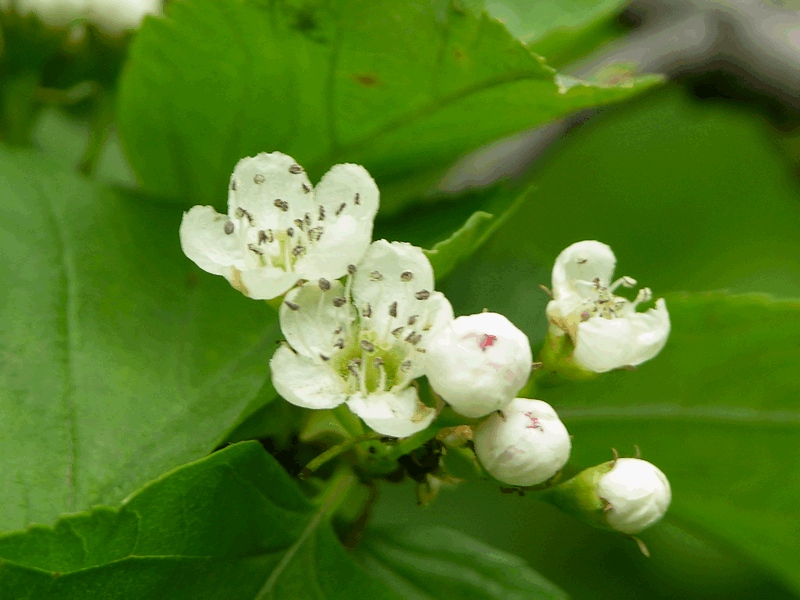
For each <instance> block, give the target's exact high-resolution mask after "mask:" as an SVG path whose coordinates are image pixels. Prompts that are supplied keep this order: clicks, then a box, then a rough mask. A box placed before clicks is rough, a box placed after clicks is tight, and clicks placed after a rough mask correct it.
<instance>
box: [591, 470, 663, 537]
mask: <svg viewBox="0 0 800 600" xmlns="http://www.w3.org/2000/svg"><path fill="white" fill-rule="evenodd" d="M597 495H598V497H599V498H601V499H602V500H604V501H605V502H606V503H607V504H606V508H605V512H606V518H607V519H608V524H609V525H610V526H611V527H612V528H613V529H616V530H617V531H621V532H622V533H627V534H634V533H639V532H640V531H642V530H643V529H646V528H647V527H650V525H652V524H653V523H655V522H656V521H658V520H659V519H661V517H663V516H664V513H666V512H667V508H668V507H669V503H670V501H671V500H672V491H671V490H670V487H669V481H668V480H667V476H666V475H664V473H662V472H661V470H660V469H659V468H658V467H656V466H655V465H653V464H651V463H649V462H647V461H646V460H641V459H639V458H620V459H617V461H616V463H615V464H614V466H613V467H612V469H611V470H610V471H609V472H608V473H606V474H605V475H603V476H602V477H600V479H599V481H598V482H597Z"/></svg>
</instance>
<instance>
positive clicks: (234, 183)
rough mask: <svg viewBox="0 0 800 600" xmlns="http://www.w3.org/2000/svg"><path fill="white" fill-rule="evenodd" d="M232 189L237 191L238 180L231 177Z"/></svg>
mask: <svg viewBox="0 0 800 600" xmlns="http://www.w3.org/2000/svg"><path fill="white" fill-rule="evenodd" d="M231 190H232V191H234V192H235V191H236V180H235V179H231Z"/></svg>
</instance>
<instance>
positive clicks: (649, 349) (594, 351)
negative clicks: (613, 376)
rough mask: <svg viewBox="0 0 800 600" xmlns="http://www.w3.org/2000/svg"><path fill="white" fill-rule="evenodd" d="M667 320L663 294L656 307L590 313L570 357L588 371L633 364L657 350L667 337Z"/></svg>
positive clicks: (580, 326) (611, 368)
mask: <svg viewBox="0 0 800 600" xmlns="http://www.w3.org/2000/svg"><path fill="white" fill-rule="evenodd" d="M669 331H670V321H669V313H668V312H667V305H666V303H665V302H664V299H663V298H660V299H659V300H658V301H657V302H656V306H655V308H651V309H650V310H648V311H647V312H644V313H633V314H630V315H627V316H625V317H621V318H617V319H604V318H602V317H593V318H591V319H589V320H588V321H586V322H584V323H581V324H580V325H579V326H578V341H577V344H576V346H575V352H574V354H573V357H574V359H575V362H576V363H577V364H579V365H580V366H582V367H583V368H585V369H588V370H589V371H594V372H596V373H605V372H606V371H611V370H613V369H619V368H621V367H626V366H629V365H630V366H635V365H638V364H641V363H643V362H645V361H647V360H650V359H651V358H653V357H654V356H655V355H656V354H658V353H659V352H660V351H661V349H662V348H663V347H664V345H665V344H666V343H667V338H668V337H669Z"/></svg>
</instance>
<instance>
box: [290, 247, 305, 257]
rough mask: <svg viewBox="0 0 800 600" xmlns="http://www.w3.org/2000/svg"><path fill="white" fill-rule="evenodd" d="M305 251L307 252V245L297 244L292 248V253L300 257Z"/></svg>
mask: <svg viewBox="0 0 800 600" xmlns="http://www.w3.org/2000/svg"><path fill="white" fill-rule="evenodd" d="M305 253H306V247H305V246H299V245H298V246H295V247H294V248H292V254H294V255H295V256H298V257H299V256H302V255H303V254H305Z"/></svg>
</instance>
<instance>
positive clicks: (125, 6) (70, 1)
mask: <svg viewBox="0 0 800 600" xmlns="http://www.w3.org/2000/svg"><path fill="white" fill-rule="evenodd" d="M161 5H162V0H0V7H2V8H3V9H4V10H9V9H10V8H12V7H13V8H14V10H15V11H16V12H17V14H19V15H22V16H27V15H30V14H35V15H36V16H38V17H39V19H41V21H42V22H43V23H44V24H45V25H47V26H49V27H66V26H67V25H69V24H70V23H72V22H73V21H76V20H80V19H88V20H89V21H91V22H92V23H94V24H95V25H97V27H98V28H99V29H100V30H101V31H104V32H105V33H108V34H109V35H119V34H121V33H122V32H123V31H125V30H127V29H135V28H137V27H139V25H140V24H141V22H142V19H143V18H144V16H145V15H150V14H160V13H161Z"/></svg>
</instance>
